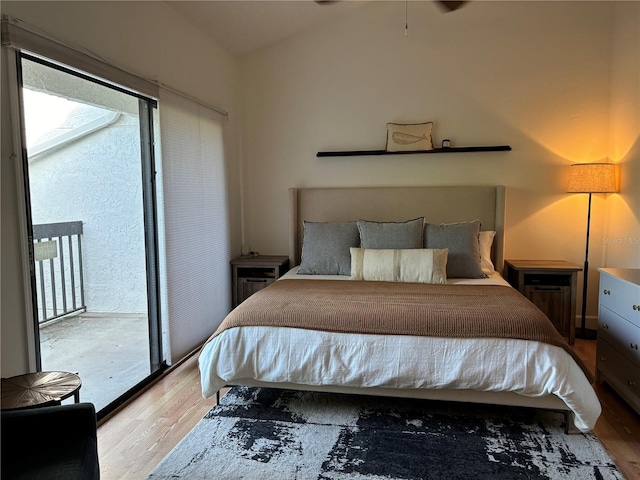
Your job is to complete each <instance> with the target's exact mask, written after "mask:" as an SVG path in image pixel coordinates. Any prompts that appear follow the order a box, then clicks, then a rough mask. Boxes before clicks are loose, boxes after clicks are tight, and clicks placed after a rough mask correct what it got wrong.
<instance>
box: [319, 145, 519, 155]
mask: <svg viewBox="0 0 640 480" xmlns="http://www.w3.org/2000/svg"><path fill="white" fill-rule="evenodd" d="M509 150H511V147H510V146H509V145H494V146H486V147H450V148H434V149H433V150H411V151H406V152H387V151H386V150H348V151H336V152H318V153H316V157H362V156H366V155H416V154H431V153H464V152H506V151H509Z"/></svg>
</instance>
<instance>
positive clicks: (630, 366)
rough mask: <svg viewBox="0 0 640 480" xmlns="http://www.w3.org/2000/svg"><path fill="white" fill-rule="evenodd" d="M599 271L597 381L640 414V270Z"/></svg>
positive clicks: (609, 269) (605, 269)
mask: <svg viewBox="0 0 640 480" xmlns="http://www.w3.org/2000/svg"><path fill="white" fill-rule="evenodd" d="M598 271H599V272H600V293H599V306H598V346H597V348H598V350H597V356H596V377H597V379H598V381H600V382H603V381H604V382H607V383H608V384H609V385H610V386H611V387H612V388H613V389H614V390H615V391H616V392H618V394H619V395H620V396H621V397H622V398H623V399H624V400H626V401H627V403H629V405H631V407H633V409H634V410H635V411H637V412H638V413H640V350H639V345H640V269H631V268H599V269H598Z"/></svg>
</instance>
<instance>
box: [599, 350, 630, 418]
mask: <svg viewBox="0 0 640 480" xmlns="http://www.w3.org/2000/svg"><path fill="white" fill-rule="evenodd" d="M596 371H597V377H598V380H601V381H602V380H604V381H606V382H607V383H608V384H609V385H611V387H613V388H614V389H615V390H616V391H617V392H618V393H619V394H620V396H621V397H622V398H624V399H625V400H626V401H627V403H629V404H630V405H631V406H632V407H633V408H634V410H635V411H636V412H638V413H640V368H639V367H638V366H636V365H634V364H633V363H631V362H630V361H629V360H627V359H626V358H625V357H623V356H621V355H620V354H619V353H617V351H616V349H615V348H613V347H612V346H611V345H609V343H607V342H606V341H605V340H603V339H598V353H597V358H596Z"/></svg>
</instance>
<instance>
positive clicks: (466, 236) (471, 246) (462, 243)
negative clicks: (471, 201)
mask: <svg viewBox="0 0 640 480" xmlns="http://www.w3.org/2000/svg"><path fill="white" fill-rule="evenodd" d="M479 235H480V220H475V221H473V222H462V223H441V224H439V225H436V224H432V223H427V224H425V226H424V247H425V248H446V249H448V250H449V256H448V258H447V278H482V277H485V276H486V275H485V274H484V272H483V271H482V263H481V259H480V244H479V240H478V238H479Z"/></svg>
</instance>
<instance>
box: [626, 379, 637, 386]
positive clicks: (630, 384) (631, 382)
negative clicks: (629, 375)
mask: <svg viewBox="0 0 640 480" xmlns="http://www.w3.org/2000/svg"><path fill="white" fill-rule="evenodd" d="M627 383H628V384H629V386H630V387H635V386H636V382H634V381H633V380H629V382H627Z"/></svg>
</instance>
